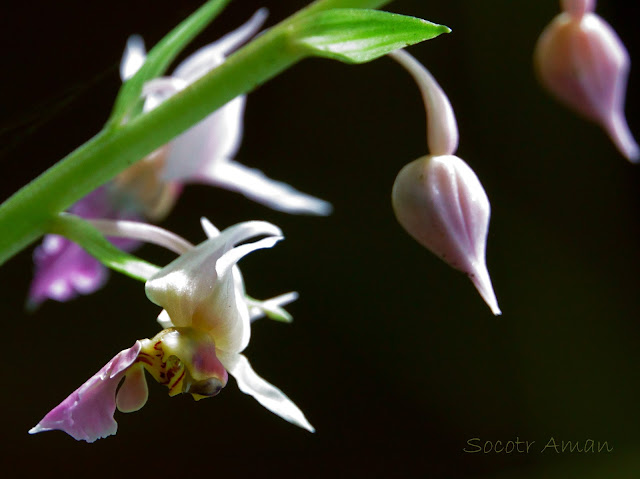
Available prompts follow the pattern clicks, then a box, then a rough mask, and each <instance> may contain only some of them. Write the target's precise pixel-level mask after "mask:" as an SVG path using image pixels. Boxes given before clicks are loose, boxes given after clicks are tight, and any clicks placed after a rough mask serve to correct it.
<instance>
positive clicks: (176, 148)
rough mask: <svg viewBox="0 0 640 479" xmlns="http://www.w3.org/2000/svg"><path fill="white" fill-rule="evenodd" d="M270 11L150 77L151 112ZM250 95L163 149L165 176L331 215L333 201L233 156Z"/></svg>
mask: <svg viewBox="0 0 640 479" xmlns="http://www.w3.org/2000/svg"><path fill="white" fill-rule="evenodd" d="M266 16H267V12H266V10H265V9H261V10H258V11H257V12H256V13H255V14H254V15H253V17H252V18H251V19H250V20H249V21H248V22H247V23H245V24H244V25H242V26H241V27H240V28H238V29H237V30H235V31H233V32H231V33H229V34H228V35H226V36H224V37H222V38H221V39H220V40H218V41H216V42H214V43H212V44H210V45H207V46H205V47H203V48H201V49H200V50H198V51H197V52H196V53H194V54H193V55H191V56H190V57H189V58H187V59H186V60H185V61H183V62H182V63H180V64H179V65H178V66H177V67H176V69H175V70H174V71H173V73H172V75H171V76H170V77H163V78H157V79H154V80H151V81H149V82H148V83H147V84H146V85H145V86H144V89H143V95H144V96H145V104H144V111H150V110H152V109H154V108H155V107H157V106H158V105H159V104H161V103H162V102H163V101H165V100H167V99H168V98H170V97H171V96H173V95H175V94H176V93H178V92H179V91H181V90H183V89H184V88H186V87H187V86H189V85H190V84H192V83H193V82H195V81H196V80H198V79H199V78H200V77H202V76H203V75H205V74H206V73H208V72H210V71H211V70H213V69H215V68H217V67H218V66H220V65H221V64H222V63H223V62H224V61H225V57H226V56H227V55H228V54H229V53H231V52H232V51H234V50H235V49H237V48H238V47H239V46H241V45H242V44H243V43H245V42H246V41H248V40H249V39H250V38H251V37H252V36H254V35H255V34H256V33H257V32H258V30H259V29H260V27H261V26H262V24H263V23H264V21H265V19H266ZM145 55H146V51H145V47H144V42H143V41H142V39H141V38H140V37H138V36H134V37H131V38H130V39H129V41H128V42H127V47H126V50H125V53H124V56H123V58H122V62H121V65H120V74H121V76H122V79H123V81H124V80H126V79H128V78H130V77H131V76H132V75H133V74H135V72H136V71H137V70H138V68H140V66H142V64H143V63H144V58H145ZM245 103H246V97H245V96H239V97H236V98H234V99H233V100H231V101H230V102H229V103H227V104H226V105H224V106H223V107H221V108H219V109H218V110H217V111H215V112H214V113H212V114H210V115H209V116H207V117H206V118H205V119H204V120H202V121H201V122H200V123H198V124H197V125H195V126H194V127H192V128H190V129H189V130H187V131H186V132H185V133H183V134H182V135H180V136H178V137H177V138H175V139H174V140H173V141H171V143H169V144H168V145H167V149H166V151H165V152H164V153H165V155H166V163H165V165H164V168H163V171H162V178H163V179H164V180H165V181H167V182H178V183H185V182H202V183H207V184H211V185H214V186H219V187H221V188H226V189H229V190H232V191H236V192H238V193H242V194H243V195H244V196H246V197H247V198H249V199H251V200H253V201H256V202H258V203H261V204H264V205H266V206H268V207H270V208H273V209H275V210H279V211H284V212H288V213H302V214H312V215H328V214H330V213H331V210H332V207H331V204H329V203H327V202H326V201H323V200H320V199H318V198H315V197H313V196H310V195H307V194H305V193H301V192H299V191H298V190H296V189H295V188H293V187H291V186H289V185H287V184H285V183H282V182H279V181H275V180H272V179H270V178H268V177H266V176H265V175H264V174H263V173H261V172H260V171H258V170H255V169H252V168H248V167H246V166H244V165H241V164H240V163H237V162H235V161H233V158H234V157H235V155H236V153H237V151H238V148H239V147H240V142H241V139H242V131H243V121H242V117H243V114H244V107H245Z"/></svg>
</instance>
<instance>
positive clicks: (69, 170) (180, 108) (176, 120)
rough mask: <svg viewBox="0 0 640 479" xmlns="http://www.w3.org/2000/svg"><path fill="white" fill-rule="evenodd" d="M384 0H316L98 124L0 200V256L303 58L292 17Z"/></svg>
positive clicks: (369, 5)
mask: <svg viewBox="0 0 640 479" xmlns="http://www.w3.org/2000/svg"><path fill="white" fill-rule="evenodd" d="M389 1H390V0H319V1H316V2H314V3H312V4H311V5H309V6H308V7H306V8H305V9H303V10H301V11H299V12H298V13H297V14H295V15H293V16H292V17H290V18H289V19H287V20H285V21H284V22H282V23H280V24H279V25H277V26H275V27H273V28H272V29H270V30H269V31H267V32H266V33H265V34H264V35H262V36H260V37H258V38H257V39H256V40H254V41H253V42H251V43H249V44H248V45H247V46H245V47H244V48H242V49H240V50H239V51H237V52H236V53H234V54H233V55H231V56H230V57H229V58H228V59H227V60H226V61H225V62H224V63H223V64H222V65H221V66H220V67H218V68H216V69H215V70H213V71H212V72H210V74H208V75H205V76H204V77H202V78H201V79H200V80H198V81H197V82H195V83H193V84H192V85H190V86H189V87H187V88H186V89H185V90H183V91H182V92H180V93H179V94H176V95H175V96H173V97H172V98H170V99H169V100H167V101H165V102H164V103H162V104H161V105H160V106H158V108H156V109H154V110H152V111H150V112H148V113H145V114H143V115H139V116H137V117H136V118H134V119H133V120H131V121H130V122H128V123H126V124H125V125H122V126H111V127H109V128H105V129H103V130H102V131H101V132H100V133H98V134H97V135H96V136H95V137H93V138H92V139H90V140H89V141H88V142H86V143H85V144H84V145H82V146H80V147H79V148H78V149H77V150H75V151H74V152H72V153H71V154H69V155H68V156H67V157H66V158H64V159H63V160H61V161H60V162H58V163H57V164H56V165H54V166H53V167H51V168H50V169H48V170H47V171H45V172H44V173H43V174H41V175H40V176H39V177H38V178H36V179H35V180H33V181H32V182H30V183H29V184H28V185H26V186H25V187H23V188H22V189H21V190H19V191H18V192H17V193H16V194H14V195H13V196H12V197H11V198H9V199H8V200H7V201H5V202H4V203H3V204H2V205H1V206H0V232H2V233H1V234H0V264H3V263H4V262H5V261H6V260H8V259H9V258H11V257H12V256H14V255H15V254H17V253H18V252H19V251H21V250H22V249H24V248H25V247H27V246H28V245H29V244H30V243H32V242H33V241H35V240H37V239H38V238H39V237H40V236H42V235H43V234H44V233H46V232H47V231H48V229H49V227H50V222H51V219H52V218H54V217H55V216H56V215H57V214H58V213H59V212H61V211H64V210H65V209H67V208H69V207H70V206H71V205H72V204H73V203H75V202H76V201H78V200H79V199H80V198H82V197H83V196H85V195H87V194H88V193H90V192H91V191H93V190H94V189H96V188H97V187H99V186H100V185H102V184H103V183H105V182H107V181H109V180H110V179H111V178H113V177H114V176H115V175H117V174H118V173H119V172H121V171H123V170H124V169H126V168H127V167H128V166H130V165H132V164H133V163H134V162H136V161H137V160H139V159H141V158H143V157H144V156H145V155H147V154H149V153H151V152H152V151H153V150H155V149H157V148H158V147H160V146H162V145H164V144H166V143H167V142H169V141H170V140H171V139H172V138H174V137H176V136H177V135H179V134H180V133H182V132H184V131H185V130H187V129H188V128H189V127H191V126H193V125H195V124H196V123H198V122H199V121H200V120H202V119H204V118H205V117H206V116H207V115H209V114H210V113H211V112H213V111H215V110H216V109H218V108H220V107H221V106H223V105H224V104H225V103H227V102H228V101H230V100H232V99H233V98H235V97H237V96H238V95H242V94H245V93H247V92H250V91H251V90H253V89H254V88H256V87H257V86H258V85H260V84H262V83H264V82H266V81H267V80H269V79H271V78H273V77H274V76H276V75H278V74H279V73H281V72H282V71H283V70H285V69H287V68H289V67H290V66H292V65H293V64H294V63H296V62H298V61H299V60H301V59H302V58H303V57H304V56H305V53H304V51H303V50H302V49H299V48H295V47H294V46H292V45H291V44H290V43H289V42H288V41H287V35H288V29H289V27H290V26H291V25H292V23H293V22H294V21H295V20H296V19H298V18H300V17H301V16H303V15H308V14H311V13H317V12H319V11H322V10H328V9H332V8H377V7H380V6H382V5H384V4H387V3H389Z"/></svg>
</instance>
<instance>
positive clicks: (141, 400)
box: [116, 363, 149, 412]
mask: <svg viewBox="0 0 640 479" xmlns="http://www.w3.org/2000/svg"><path fill="white" fill-rule="evenodd" d="M148 398H149V388H148V387H147V380H146V378H145V377H144V366H142V364H141V363H138V364H136V365H135V366H132V367H130V368H129V370H128V371H127V372H126V374H125V377H124V382H123V383H122V386H120V389H119V390H118V394H117V395H116V406H117V408H118V411H122V412H135V411H138V410H139V409H141V408H142V406H144V405H145V404H146V403H147V399H148Z"/></svg>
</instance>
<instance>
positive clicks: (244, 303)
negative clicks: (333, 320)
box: [30, 220, 314, 442]
mask: <svg viewBox="0 0 640 479" xmlns="http://www.w3.org/2000/svg"><path fill="white" fill-rule="evenodd" d="M203 227H204V228H205V231H206V233H207V236H208V237H209V238H208V239H207V240H206V241H204V242H203V243H201V244H200V245H198V246H196V247H195V248H191V249H190V250H189V251H186V252H185V253H184V254H182V255H181V256H179V257H178V258H177V259H176V260H174V261H173V262H172V263H170V264H169V265H167V266H166V267H165V268H163V269H162V270H160V271H159V272H158V273H156V274H155V275H154V276H152V277H151V278H150V279H149V280H148V281H147V283H146V286H145V289H146V293H147V296H148V297H149V299H151V301H153V302H154V303H156V304H158V305H160V306H162V307H163V308H164V309H163V311H162V312H161V313H160V316H159V318H158V321H159V322H160V324H161V325H162V326H163V327H164V328H165V329H163V330H162V331H161V332H160V333H158V334H157V335H156V336H155V337H154V338H152V339H142V340H140V341H137V342H136V343H135V344H134V346H133V347H131V348H129V349H126V350H124V351H121V352H120V353H118V354H117V355H116V356H115V357H114V358H113V359H112V360H111V361H110V362H109V363H107V365H106V366H104V367H103V368H102V369H101V370H100V371H99V372H98V373H97V374H95V375H94V376H93V377H92V378H91V379H89V380H88V381H87V382H86V383H84V384H83V385H82V386H81V387H80V388H78V389H77V390H76V391H74V392H73V393H72V394H71V395H70V396H69V397H68V398H67V399H65V400H64V401H63V402H62V403H60V405H58V406H57V407H56V408H54V409H53V410H52V411H50V412H49V413H48V414H47V415H46V416H45V417H44V418H43V419H42V420H41V421H40V423H38V425H37V426H35V427H34V428H33V429H31V431H30V433H37V432H42V431H49V430H54V429H59V430H62V431H65V432H67V433H68V434H69V435H71V436H73V437H74V438H75V439H77V440H85V441H87V442H93V441H95V440H96V439H99V438H102V437H106V436H109V435H112V434H115V432H116V430H117V423H116V422H115V420H114V419H113V415H114V413H115V409H116V408H117V409H119V410H120V411H122V412H131V411H136V410H138V409H140V408H141V407H142V406H144V404H145V403H146V401H147V395H148V392H147V385H146V380H145V377H144V372H143V370H144V369H146V370H147V371H148V372H149V373H150V374H151V375H152V376H153V378H154V379H155V380H156V381H158V382H159V383H161V384H164V385H166V386H167V387H168V388H169V395H171V396H173V395H175V394H178V393H181V392H182V393H189V394H191V395H192V396H193V397H194V398H195V399H196V400H199V399H202V398H204V397H211V396H215V395H216V394H218V393H219V392H220V390H221V389H222V388H224V387H225V385H226V384H227V379H228V373H230V374H231V375H232V376H233V377H235V379H236V381H237V383H238V387H239V388H240V390H241V391H243V392H244V393H246V394H249V395H252V396H253V397H255V398H256V399H257V400H258V402H260V403H261V404H262V405H263V406H264V407H266V408H267V409H269V410H270V411H272V412H274V413H275V414H277V415H279V416H280V417H282V418H284V419H286V420H287V421H289V422H291V423H293V424H295V425H297V426H300V427H302V428H305V429H307V430H309V431H311V432H313V431H314V429H313V427H312V426H311V424H309V422H308V421H307V419H306V418H305V417H304V414H303V413H302V412H301V411H300V409H298V407H297V406H296V405H295V404H294V403H293V402H292V401H291V400H290V399H289V398H288V397H287V396H286V395H285V394H284V393H283V392H282V391H280V390H279V389H278V388H276V387H275V386H273V385H271V384H269V383H268V382H267V381H265V380H264V379H262V378H261V377H260V376H258V375H257V374H256V373H255V372H254V370H253V369H252V367H251V365H250V364H249V361H248V360H247V358H246V357H245V356H244V355H243V354H241V353H242V351H243V350H244V349H245V348H246V347H247V345H248V344H249V339H250V335H251V331H250V323H251V320H252V319H255V318H257V317H259V316H261V315H263V313H264V312H265V311H274V310H275V311H276V312H278V313H279V312H280V310H281V306H282V305H283V304H286V303H287V302H289V301H291V300H293V299H295V297H296V296H295V295H292V294H288V295H283V296H280V297H279V298H274V299H273V300H268V301H265V302H264V303H263V302H260V301H256V300H250V301H248V300H247V299H246V297H245V289H244V281H243V279H242V275H241V274H240V270H239V268H238V266H237V265H236V263H237V262H238V261H239V260H240V259H241V258H243V257H244V256H246V255H247V254H249V253H251V252H252V251H255V250H257V249H262V248H270V247H272V246H273V245H274V244H275V243H277V242H278V241H279V240H281V239H282V232H281V231H280V229H279V228H277V227H276V226H274V225H272V224H270V223H266V222H260V221H251V222H246V223H240V224H238V225H235V226H232V227H230V228H228V229H226V230H224V231H223V232H222V233H220V232H219V231H218V230H217V229H216V228H215V227H214V226H213V225H212V224H211V223H209V222H208V221H206V220H203ZM256 236H264V238H263V239H260V240H257V241H255V242H253V243H247V242H246V241H247V240H249V239H251V238H253V237H256ZM240 243H241V244H240ZM238 244H240V246H236V245H238ZM123 379H124V383H123V384H122V386H121V387H120V389H118V385H119V384H120V382H121V381H122V380H123Z"/></svg>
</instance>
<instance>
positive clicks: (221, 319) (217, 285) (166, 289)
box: [145, 221, 281, 352]
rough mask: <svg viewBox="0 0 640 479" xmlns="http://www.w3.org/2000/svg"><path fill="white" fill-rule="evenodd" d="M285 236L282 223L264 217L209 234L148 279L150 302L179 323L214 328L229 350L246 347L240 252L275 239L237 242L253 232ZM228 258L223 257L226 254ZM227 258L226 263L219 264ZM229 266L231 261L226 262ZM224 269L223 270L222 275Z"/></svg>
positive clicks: (247, 328) (219, 342)
mask: <svg viewBox="0 0 640 479" xmlns="http://www.w3.org/2000/svg"><path fill="white" fill-rule="evenodd" d="M258 235H266V236H271V237H273V236H280V235H281V231H280V229H279V228H278V227H276V226H274V225H272V224H270V223H266V222H263V221H249V222H246V223H240V224H238V225H235V226H232V227H230V228H227V229H226V230H224V231H223V232H222V233H220V235H219V236H217V237H214V238H209V239H208V240H206V241H204V242H203V243H201V244H200V245H198V246H196V247H195V248H194V249H192V250H191V251H188V252H186V253H185V254H183V255H182V256H180V257H179V258H177V259H176V260H174V261H173V262H171V263H170V264H169V265H167V266H166V267H164V268H163V269H162V270H160V271H159V272H158V273H157V274H156V275H154V276H153V277H151V279H149V281H147V283H146V286H145V290H146V292H147V296H148V297H149V299H150V300H151V301H153V302H154V303H156V304H158V305H159V306H162V307H163V308H164V309H166V310H167V312H168V314H169V316H170V318H171V322H172V323H173V324H174V325H175V326H177V327H194V328H196V329H199V330H201V331H206V332H209V333H210V334H211V335H212V337H213V338H214V340H215V342H216V347H219V348H221V349H223V350H225V351H229V352H239V351H241V350H242V349H244V348H245V347H246V346H247V344H248V342H249V337H250V326H249V310H248V308H247V304H246V302H245V299H244V284H243V282H242V279H241V276H240V272H239V270H238V269H237V268H231V274H227V273H229V266H233V265H234V264H235V262H236V261H237V260H238V259H240V257H241V256H244V255H245V254H248V253H249V252H250V251H253V250H255V249H257V248H259V247H266V245H267V244H268V243H273V242H274V241H273V240H267V241H265V240H260V241H257V242H255V243H250V244H248V245H243V246H241V247H240V250H239V252H240V253H241V254H240V255H238V254H236V253H235V252H234V251H233V250H234V246H235V245H236V244H238V243H241V242H244V241H246V240H248V239H250V238H252V237H254V236H258ZM227 253H228V254H230V256H228V259H224V256H225V255H226V254H227ZM221 259H222V263H223V264H222V267H221V268H218V267H217V264H218V262H219V260H221ZM225 265H226V266H225ZM218 269H220V271H221V273H222V275H219V274H218Z"/></svg>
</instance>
